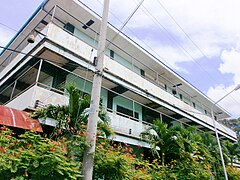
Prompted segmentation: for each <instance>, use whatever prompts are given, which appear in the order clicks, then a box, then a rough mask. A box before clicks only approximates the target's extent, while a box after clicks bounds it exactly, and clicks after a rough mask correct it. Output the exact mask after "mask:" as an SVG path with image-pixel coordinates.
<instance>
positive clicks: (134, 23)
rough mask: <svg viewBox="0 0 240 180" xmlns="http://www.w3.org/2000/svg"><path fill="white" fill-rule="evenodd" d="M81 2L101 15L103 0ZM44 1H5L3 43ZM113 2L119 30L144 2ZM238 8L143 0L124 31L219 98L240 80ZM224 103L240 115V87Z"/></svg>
mask: <svg viewBox="0 0 240 180" xmlns="http://www.w3.org/2000/svg"><path fill="white" fill-rule="evenodd" d="M82 1H83V2H84V3H85V4H87V5H88V6H90V7H91V8H93V9H94V10H95V11H97V12H98V13H100V14H101V9H102V3H103V0H82ZM41 2H42V0H35V1H33V0H21V1H19V0H5V1H3V2H1V6H0V45H3V46H4V45H6V44H7V43H8V41H9V40H10V39H11V38H12V37H13V36H14V34H15V33H16V31H14V30H12V29H15V30H19V29H20V28H21V26H22V25H23V24H24V23H25V22H26V20H27V19H28V18H29V17H30V16H31V14H32V13H33V12H34V11H35V9H36V8H37V7H38V6H39V4H40V3H41ZM110 2H111V4H110V14H109V21H110V22H111V23H112V24H114V25H115V26H116V27H118V28H120V27H121V26H122V24H123V22H124V21H125V20H126V19H127V18H128V16H129V15H130V14H131V13H132V11H133V10H134V9H135V7H136V6H137V4H138V3H139V2H140V0H131V1H129V0H121V1H120V0H110ZM119 4H121V6H119ZM239 9H240V1H239V0H230V1H229V0H221V1H218V0H202V1H193V0H181V1H178V0H151V1H149V0H145V1H144V2H143V4H142V6H141V7H140V8H139V9H138V11H137V12H136V14H134V16H133V17H132V19H131V20H130V22H129V23H128V24H127V26H126V27H125V28H124V29H123V31H124V32H125V33H126V34H127V35H128V36H130V37H131V38H132V39H134V40H135V41H137V42H138V43H139V44H141V45H142V46H143V47H145V48H146V49H148V50H149V51H150V52H151V53H152V54H154V55H155V56H157V57H159V58H160V57H163V59H161V60H162V61H163V62H164V63H166V64H167V65H168V66H169V67H171V68H172V69H174V70H175V71H176V72H177V73H179V74H180V75H181V76H182V77H184V78H185V79H186V80H188V81H189V82H190V83H191V84H193V85H194V86H195V87H197V88H198V89H200V90H201V91H203V92H204V93H205V94H206V95H207V96H209V97H210V98H212V99H213V100H214V101H217V100H218V99H220V98H221V97H222V96H224V95H225V94H226V93H227V92H229V91H231V90H232V89H233V88H234V87H235V86H236V85H237V84H239V83H240V21H239V17H240V12H239ZM2 24H4V25H7V26H9V27H10V28H12V29H9V28H7V27H5V26H3V25H2ZM149 47H151V49H149ZM220 105H221V106H222V107H224V108H225V109H226V110H228V111H229V112H230V113H231V114H232V115H233V116H234V117H240V91H239V92H234V93H232V94H231V96H229V97H228V98H226V99H224V100H223V101H222V102H221V103H220Z"/></svg>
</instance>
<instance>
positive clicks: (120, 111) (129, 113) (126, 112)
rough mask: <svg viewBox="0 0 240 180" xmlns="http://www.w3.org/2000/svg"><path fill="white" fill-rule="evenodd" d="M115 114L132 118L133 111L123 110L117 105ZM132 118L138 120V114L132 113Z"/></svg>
mask: <svg viewBox="0 0 240 180" xmlns="http://www.w3.org/2000/svg"><path fill="white" fill-rule="evenodd" d="M117 112H119V113H121V114H124V115H127V116H130V117H133V111H132V110H130V109H127V108H124V107H122V106H119V105H117ZM134 117H135V118H136V119H139V114H138V113H137V112H134Z"/></svg>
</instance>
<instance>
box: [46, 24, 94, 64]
mask: <svg viewBox="0 0 240 180" xmlns="http://www.w3.org/2000/svg"><path fill="white" fill-rule="evenodd" d="M47 37H48V38H49V39H50V40H52V41H53V42H55V43H56V44H59V45H61V46H63V47H64V48H66V49H68V50H69V51H72V52H73V53H75V54H77V55H79V56H81V57H82V58H84V59H85V60H86V61H89V62H91V63H93V57H94V55H93V54H95V56H96V50H94V52H93V54H92V49H93V48H92V47H91V46H89V45H87V44H86V43H84V42H83V41H82V40H80V39H78V38H76V37H74V36H71V35H70V34H69V33H68V32H67V31H65V30H63V29H61V28H60V27H58V26H56V25H54V24H51V23H50V24H49V25H48V34H47ZM90 57H92V58H91V59H89V58H90ZM79 61H80V60H79Z"/></svg>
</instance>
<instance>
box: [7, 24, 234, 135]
mask: <svg viewBox="0 0 240 180" xmlns="http://www.w3.org/2000/svg"><path fill="white" fill-rule="evenodd" d="M76 32H77V31H76ZM78 35H79V36H80V35H81V33H80V32H78ZM47 37H48V38H49V39H50V40H52V41H53V42H55V43H57V44H59V45H61V46H63V47H64V48H66V49H68V50H69V51H72V52H73V53H75V54H77V55H79V56H81V57H82V58H84V59H85V61H88V62H91V63H92V62H93V57H94V56H93V55H92V47H91V46H89V45H87V44H86V43H84V42H83V41H82V40H80V39H77V38H76V37H74V36H71V35H70V34H69V33H68V32H67V31H65V30H63V29H61V28H59V27H58V26H56V25H54V24H51V23H50V24H49V25H48V33H47ZM85 41H89V42H90V41H92V40H91V39H88V38H87V37H85ZM64 53H65V54H67V52H64ZM93 54H96V50H94V51H93ZM90 57H92V58H91V59H90ZM115 57H116V61H115V60H112V59H110V58H109V57H107V56H105V63H104V65H105V71H106V72H107V73H109V74H113V75H114V76H116V77H118V78H119V79H124V80H125V81H127V82H128V83H129V84H131V85H133V86H135V87H138V88H140V89H142V91H143V92H147V93H149V94H152V95H153V96H155V97H157V98H158V99H159V100H163V102H164V103H168V104H170V105H171V107H172V108H173V109H174V108H175V107H177V108H178V109H181V110H182V111H186V113H187V114H191V116H193V117H194V116H195V117H196V118H197V119H201V120H202V121H203V123H202V125H204V123H205V124H207V125H210V126H211V127H212V126H213V122H212V119H211V118H210V117H207V116H206V115H201V112H200V111H198V110H196V109H195V108H193V107H192V106H190V105H191V103H189V104H190V105H188V104H186V103H184V102H183V101H181V100H179V99H178V98H176V97H174V96H173V95H172V94H170V93H168V92H166V91H165V90H163V89H161V88H160V87H158V86H156V85H154V84H153V83H151V82H149V81H147V80H146V79H144V78H142V77H141V76H139V74H138V73H135V72H134V71H132V70H130V69H129V68H126V67H128V66H129V64H128V63H127V62H128V61H126V60H125V61H123V59H122V57H120V56H118V55H116V56H115ZM78 61H79V63H81V62H80V61H81V60H80V59H79V60H78ZM117 61H123V62H122V63H121V64H123V65H121V64H120V63H119V62H117ZM135 69H136V68H135ZM136 71H137V70H136ZM72 78H74V77H71V75H69V76H68V77H67V79H72ZM76 84H77V86H78V87H83V79H82V80H78V81H77V83H76ZM39 88H40V87H37V86H34V87H32V88H30V89H29V90H27V91H26V92H24V93H23V94H21V95H20V96H18V97H16V98H15V99H14V100H13V101H11V102H10V103H9V104H8V106H10V107H14V108H17V109H25V108H28V107H34V103H35V100H37V99H38V100H40V101H43V102H44V103H45V104H50V103H51V104H66V103H67V100H66V97H65V98H64V100H63V99H61V98H62V97H63V96H62V95H59V94H58V95H56V93H54V92H52V91H49V90H46V89H43V88H40V89H41V90H40V89H39ZM90 89H91V83H90V82H88V81H86V82H85V88H84V89H83V91H84V92H87V93H90V92H91V91H90ZM168 89H169V88H168ZM169 90H170V89H169ZM170 91H171V90H170ZM55 95H56V96H55ZM101 96H102V98H103V105H104V106H105V107H107V91H106V90H105V89H102V94H101ZM50 97H51V98H50ZM26 99H29V100H32V101H30V102H24V101H26ZM113 101H114V104H113V107H115V110H116V105H117V104H122V105H124V106H125V107H127V108H130V110H133V105H131V103H132V102H131V103H128V102H127V101H126V100H123V99H121V98H120V97H115V98H114V100H113ZM23 102H24V103H23ZM199 107H200V106H199ZM199 109H200V108H199ZM135 110H136V111H137V112H138V113H139V119H140V120H142V113H141V111H142V110H141V106H140V105H139V106H138V105H136V106H135ZM189 112H193V113H189ZM194 112H196V113H194ZM113 118H114V119H117V122H118V121H120V119H119V117H118V116H117V115H116V116H114V117H113ZM128 121H129V119H128ZM128 121H126V120H124V121H123V120H122V123H123V124H125V125H126V124H127V125H128V123H129V122H130V121H131V122H132V123H131V127H133V128H130V129H134V128H137V129H136V130H135V129H134V131H136V134H138V133H139V132H140V130H139V128H140V127H141V128H142V124H139V123H140V122H137V121H132V120H130V121H129V122H128ZM114 123H115V121H114ZM113 125H114V126H115V125H116V124H113ZM116 127H119V124H118V125H116ZM217 127H218V128H219V129H220V130H222V131H223V132H225V133H226V134H230V135H231V136H232V137H235V134H234V132H233V131H231V130H230V129H225V128H224V127H223V126H221V125H220V124H219V123H217ZM121 128H123V129H124V127H121ZM141 128H140V129H141ZM128 129H129V128H128ZM134 133H135V132H134Z"/></svg>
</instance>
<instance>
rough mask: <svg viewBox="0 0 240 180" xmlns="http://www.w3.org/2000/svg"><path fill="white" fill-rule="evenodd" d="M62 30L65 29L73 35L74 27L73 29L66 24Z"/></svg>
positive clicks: (70, 25)
mask: <svg viewBox="0 0 240 180" xmlns="http://www.w3.org/2000/svg"><path fill="white" fill-rule="evenodd" d="M64 28H65V29H66V30H68V31H70V32H71V33H74V29H75V27H74V26H73V25H72V24H70V23H67V24H65V25H64Z"/></svg>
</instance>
